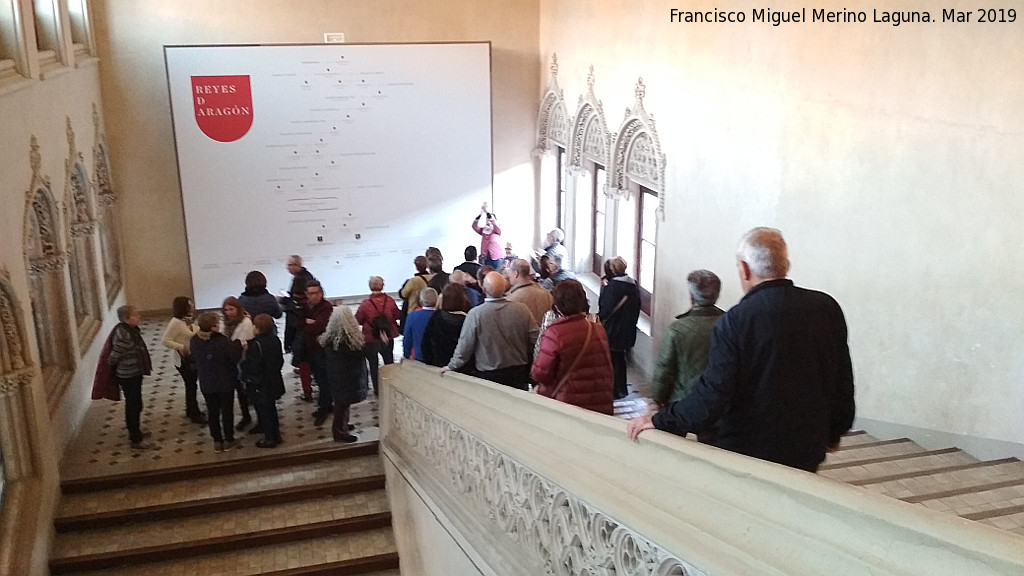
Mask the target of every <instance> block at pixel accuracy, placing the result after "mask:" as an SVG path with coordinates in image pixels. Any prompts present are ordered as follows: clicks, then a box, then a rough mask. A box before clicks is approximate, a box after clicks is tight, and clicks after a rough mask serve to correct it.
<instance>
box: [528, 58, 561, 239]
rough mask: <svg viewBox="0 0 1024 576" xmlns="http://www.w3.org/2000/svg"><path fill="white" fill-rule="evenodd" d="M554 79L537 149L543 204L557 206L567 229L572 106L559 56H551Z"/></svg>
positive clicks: (541, 118) (541, 112) (557, 221)
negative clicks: (561, 83)
mask: <svg viewBox="0 0 1024 576" xmlns="http://www.w3.org/2000/svg"><path fill="white" fill-rule="evenodd" d="M550 69H551V80H550V81H549V83H548V89H547V92H546V93H545V94H544V99H543V100H542V101H541V105H540V110H539V111H538V113H537V148H536V149H535V151H534V154H535V155H536V156H538V157H540V158H541V203H542V205H543V206H544V207H545V208H544V209H542V213H546V212H548V211H549V210H548V207H550V206H553V207H554V222H555V226H557V227H558V228H561V229H562V230H565V228H566V211H567V208H568V206H567V193H566V177H565V172H566V168H567V166H566V150H568V148H569V109H568V108H567V107H566V105H565V96H564V94H563V92H562V89H561V88H559V87H558V55H557V54H555V55H552V56H551V68H550Z"/></svg>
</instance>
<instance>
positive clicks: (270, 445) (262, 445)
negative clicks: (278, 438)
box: [256, 440, 277, 448]
mask: <svg viewBox="0 0 1024 576" xmlns="http://www.w3.org/2000/svg"><path fill="white" fill-rule="evenodd" d="M256 447H257V448H277V442H272V441H270V440H260V441H258V442H256Z"/></svg>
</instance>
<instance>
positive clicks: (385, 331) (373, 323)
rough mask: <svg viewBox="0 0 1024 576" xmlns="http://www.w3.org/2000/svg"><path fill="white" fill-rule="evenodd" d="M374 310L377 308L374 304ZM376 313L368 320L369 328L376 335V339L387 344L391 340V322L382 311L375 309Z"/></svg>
mask: <svg viewBox="0 0 1024 576" xmlns="http://www.w3.org/2000/svg"><path fill="white" fill-rule="evenodd" d="M374 310H377V306H376V305H374ZM377 312H378V314H377V315H376V316H374V317H373V319H372V320H370V328H371V329H372V330H373V333H374V334H376V335H377V339H378V340H380V341H381V342H383V343H385V344H387V343H388V342H390V341H391V322H390V321H388V317H387V316H385V315H384V312H383V311H381V310H377Z"/></svg>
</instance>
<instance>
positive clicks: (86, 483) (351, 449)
mask: <svg viewBox="0 0 1024 576" xmlns="http://www.w3.org/2000/svg"><path fill="white" fill-rule="evenodd" d="M377 453H378V442H377V441H371V442H362V443H356V444H348V445H344V446H328V447H324V448H315V449H311V450H302V451H296V452H279V453H274V454H266V455H260V456H254V457H248V458H236V459H233V460H223V461H218V462H207V463H203V464H195V465H191V466H180V467H175V468H163V469H159V470H148V471H139V472H131V473H127V474H114V475H109V476H95V477H87V478H76V479H72V480H65V481H63V482H61V492H62V493H63V494H79V493H82V492H92V491H98V490H113V489H116V488H127V487H129V486H142V485H151V484H162V483H165V482H173V481H176V480H179V479H181V478H193V479H195V478H208V477H211V476H223V475H228V474H241V473H246V472H258V471H261V470H270V469H274V468H285V467H290V466H301V465H304V464H310V463H313V462H321V461H324V460H343V459H346V458H354V457H358V456H366V455H370V454H377Z"/></svg>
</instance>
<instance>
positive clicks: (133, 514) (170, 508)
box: [54, 474, 384, 533]
mask: <svg viewBox="0 0 1024 576" xmlns="http://www.w3.org/2000/svg"><path fill="white" fill-rule="evenodd" d="M383 489H384V475H383V474H381V475H377V476H369V477H363V478H354V479H347V480H338V481H335V482H321V483H317V484H304V485H302V486H290V487H286V488H277V489H272V490H263V491H259V492H250V493H248V494H242V495H234V496H221V497H215V498H203V499H191V500H188V501H183V502H176V503H171V504H159V505H154V506H141V507H135V508H128V509H121V510H111V511H108V512H99V513H94V514H81V515H78V516H64V517H60V518H57V519H55V520H54V528H55V529H56V531H57V532H58V533H68V532H73V531H81V530H95V529H98V528H108V527H114V526H124V525H126V524H133V525H136V527H137V525H138V524H139V523H142V522H156V521H160V520H174V519H180V518H187V517H191V516H204V515H209V514H215V513H220V512H229V511H234V510H253V509H257V508H259V507H266V506H276V505H279V504H287V503H292V502H301V501H303V500H310V499H320V498H324V497H327V496H340V495H344V494H352V493H357V492H366V491H370V490H383Z"/></svg>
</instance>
